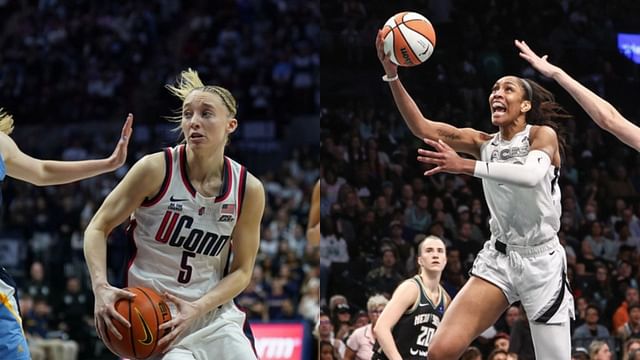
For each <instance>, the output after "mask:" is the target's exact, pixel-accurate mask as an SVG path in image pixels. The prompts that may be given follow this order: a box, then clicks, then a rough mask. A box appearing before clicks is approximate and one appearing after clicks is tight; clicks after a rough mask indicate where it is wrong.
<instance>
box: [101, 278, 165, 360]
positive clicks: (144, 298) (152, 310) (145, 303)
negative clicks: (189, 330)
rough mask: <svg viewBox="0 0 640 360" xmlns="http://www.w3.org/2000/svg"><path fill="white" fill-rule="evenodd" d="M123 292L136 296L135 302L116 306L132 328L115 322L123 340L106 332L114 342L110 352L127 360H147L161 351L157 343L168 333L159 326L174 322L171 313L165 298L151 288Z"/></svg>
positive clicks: (126, 302)
mask: <svg viewBox="0 0 640 360" xmlns="http://www.w3.org/2000/svg"><path fill="white" fill-rule="evenodd" d="M124 290H127V291H130V292H132V293H134V294H136V297H135V299H133V300H131V301H130V300H128V299H120V300H118V301H116V304H115V307H116V310H117V311H118V312H119V313H120V314H121V315H122V316H124V318H125V319H127V320H128V321H129V323H130V324H131V327H130V328H127V327H126V326H124V325H123V324H121V323H120V322H119V321H118V320H115V319H114V320H113V324H114V325H115V327H116V328H117V329H118V332H120V334H121V335H122V340H118V339H117V338H116V337H115V336H114V335H113V334H112V333H111V332H110V331H107V332H106V334H107V337H108V338H109V341H110V343H111V347H110V348H109V350H111V351H112V352H113V353H114V354H116V355H119V356H121V357H124V358H131V359H147V358H149V357H150V356H152V355H155V354H157V353H159V352H160V351H161V350H162V349H160V348H158V347H157V344H158V340H159V338H161V337H162V336H164V335H165V334H166V333H168V332H169V330H168V329H167V330H165V331H164V332H163V333H162V334H160V333H161V331H160V329H159V327H160V325H162V324H163V323H165V322H167V321H169V320H171V312H170V311H169V306H167V304H166V303H165V302H164V300H162V297H161V296H160V295H158V294H157V293H156V292H155V291H153V290H151V289H149V288H144V287H135V288H125V289H124Z"/></svg>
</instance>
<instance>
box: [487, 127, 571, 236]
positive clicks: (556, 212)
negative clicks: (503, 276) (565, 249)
mask: <svg viewBox="0 0 640 360" xmlns="http://www.w3.org/2000/svg"><path fill="white" fill-rule="evenodd" d="M530 131H531V125H527V127H526V128H525V129H524V130H523V131H521V132H519V133H518V134H516V135H515V136H514V137H513V138H512V139H511V140H510V141H506V140H502V139H501V136H500V133H497V134H495V135H494V136H493V138H491V140H489V141H487V142H486V143H484V144H482V146H481V148H480V159H481V160H482V161H487V162H499V163H510V164H524V163H525V160H526V158H527V155H528V154H529V145H530V144H529V133H530ZM559 174H560V169H559V168H556V167H555V166H553V165H551V166H549V170H547V173H546V174H545V175H544V178H543V179H542V180H541V181H540V182H539V183H538V184H537V185H536V186H534V187H533V188H527V187H522V186H516V185H511V184H506V183H501V182H499V181H494V180H488V179H482V187H483V189H484V194H485V197H486V199H487V205H488V206H489V212H490V213H491V219H490V220H489V227H490V229H491V236H492V239H494V240H495V239H498V240H500V241H502V242H503V243H506V244H507V245H515V246H535V245H539V244H542V243H545V242H547V241H548V240H551V239H553V238H554V237H555V236H556V234H557V232H558V230H559V229H560V215H561V213H562V211H561V204H560V187H559V186H558V177H559Z"/></svg>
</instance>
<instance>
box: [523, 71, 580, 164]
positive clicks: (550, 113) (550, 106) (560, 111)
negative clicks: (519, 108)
mask: <svg viewBox="0 0 640 360" xmlns="http://www.w3.org/2000/svg"><path fill="white" fill-rule="evenodd" d="M520 80H521V81H522V82H523V87H524V88H525V96H524V97H525V99H526V100H529V101H531V110H529V111H528V112H527V113H526V121H527V123H529V124H533V125H544V126H548V127H550V128H552V129H553V130H554V131H555V132H556V135H557V136H558V148H559V150H560V156H561V157H562V158H564V155H565V154H566V150H567V142H566V129H565V127H564V126H563V125H562V124H561V121H565V120H568V119H571V118H573V116H572V115H571V114H569V113H568V112H567V111H566V110H565V109H564V108H563V107H562V106H560V104H558V103H557V102H556V100H555V97H554V96H553V94H552V93H551V91H549V90H547V89H545V88H544V87H542V86H541V85H540V84H538V83H537V82H535V81H533V80H530V79H520Z"/></svg>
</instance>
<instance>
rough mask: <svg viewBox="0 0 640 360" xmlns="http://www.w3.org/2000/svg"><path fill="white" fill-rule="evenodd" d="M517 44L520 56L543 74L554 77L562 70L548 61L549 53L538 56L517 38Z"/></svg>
mask: <svg viewBox="0 0 640 360" xmlns="http://www.w3.org/2000/svg"><path fill="white" fill-rule="evenodd" d="M515 45H516V47H517V48H518V49H519V50H520V57H521V58H523V59H525V60H527V61H528V62H529V64H531V66H533V68H534V69H536V70H538V71H539V72H540V73H541V74H542V75H544V76H546V77H549V78H553V76H554V75H555V74H557V73H559V72H560V71H562V70H561V69H560V68H559V67H557V66H555V65H552V64H551V63H549V62H548V61H547V58H548V57H549V55H544V56H542V57H540V56H538V55H537V54H536V53H535V52H533V50H531V48H529V45H527V44H526V43H525V42H524V41H520V40H515Z"/></svg>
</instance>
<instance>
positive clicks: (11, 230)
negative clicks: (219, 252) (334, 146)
mask: <svg viewBox="0 0 640 360" xmlns="http://www.w3.org/2000/svg"><path fill="white" fill-rule="evenodd" d="M319 16H320V14H319V4H318V3H317V2H316V3H314V2H305V1H293V0H269V1H250V0H249V1H223V2H209V1H188V2H187V1H180V0H154V1H147V2H92V1H83V0H78V1H73V2H61V1H55V0H42V1H8V2H0V24H2V25H1V26H2V31H1V32H0V47H2V49H3V50H2V53H1V54H0V107H4V108H5V109H6V110H7V111H8V112H9V113H11V114H13V115H14V118H15V121H16V122H15V125H16V129H15V131H14V133H13V134H12V137H13V138H14V139H15V140H16V142H17V143H18V144H19V146H20V148H21V149H22V150H23V151H24V152H26V153H27V154H31V155H34V156H37V157H40V158H45V159H64V160H81V159H89V158H97V157H105V156H107V155H108V154H110V152H111V151H112V149H113V147H114V146H115V143H116V141H117V140H118V137H119V134H120V127H121V126H122V123H123V122H124V119H125V117H126V114H127V113H129V112H131V113H133V114H134V116H135V121H134V134H133V139H132V141H131V143H130V146H129V156H128V161H127V164H126V165H125V166H124V167H123V168H121V169H119V170H117V171H116V172H114V173H111V174H106V175H103V176H100V177H96V178H93V179H89V180H86V181H82V182H78V183H74V184H70V185H64V186H52V187H46V188H39V187H35V186H31V185H28V184H24V183H22V182H18V181H13V180H7V181H4V182H3V183H2V196H3V204H2V209H3V213H2V231H1V232H0V246H2V254H1V256H0V257H1V258H2V261H3V265H5V266H6V267H7V268H8V270H9V271H10V272H11V273H12V274H13V275H14V277H15V278H16V280H17V283H18V287H19V289H20V294H21V304H22V313H23V320H24V321H23V324H24V327H25V331H26V333H27V336H28V337H29V339H30V341H31V342H32V343H33V342H38V343H39V344H41V345H42V346H43V347H45V348H46V347H47V346H51V347H60V348H61V349H62V350H60V351H67V352H65V354H77V355H69V356H67V355H64V356H63V357H64V358H65V359H71V358H75V356H78V358H80V359H92V358H99V357H108V356H109V355H108V354H109V352H108V351H107V350H105V349H104V348H103V347H101V343H100V342H99V340H97V338H96V335H95V330H94V328H93V299H92V293H91V288H90V283H89V278H88V273H87V270H86V265H85V263H84V256H83V251H82V246H83V232H84V229H85V227H86V225H87V223H88V221H89V220H90V219H91V217H92V216H93V214H94V212H95V211H96V209H97V208H98V207H99V206H100V204H101V203H102V200H103V199H104V197H105V196H106V195H107V194H108V193H109V192H110V191H111V189H113V187H114V186H115V185H116V184H117V183H118V181H119V180H120V179H121V178H122V177H123V176H124V174H125V173H126V171H127V170H128V168H129V167H130V166H131V165H132V164H133V163H134V162H136V161H137V160H138V159H139V158H140V157H141V156H143V155H144V154H147V153H151V152H156V151H160V150H161V149H162V148H163V147H165V146H172V145H174V144H176V143H177V142H178V140H179V139H178V134H177V133H175V132H172V131H171V129H172V128H174V127H175V124H172V123H170V122H169V121H167V119H166V117H168V116H172V115H173V111H174V110H175V108H177V107H179V105H180V104H179V102H178V100H176V99H175V98H172V97H171V96H170V94H169V92H168V91H167V90H166V89H164V88H163V85H164V84H169V83H172V82H174V81H175V79H176V78H177V76H178V75H179V73H180V71H182V70H185V69H186V68H187V67H191V68H193V69H195V70H197V71H198V72H199V74H200V76H201V78H202V79H203V81H204V83H206V84H216V85H221V86H224V87H226V88H228V89H229V90H230V91H231V92H232V94H233V95H234V96H235V97H236V99H237V101H238V104H239V109H238V110H239V111H238V115H237V118H238V121H239V128H238V131H237V132H236V133H235V134H234V135H232V137H231V143H230V144H229V145H228V148H227V150H226V154H227V155H228V156H230V157H232V158H233V159H235V160H237V161H238V162H240V163H242V164H244V165H246V166H247V168H248V170H249V171H250V172H252V173H253V174H254V175H256V176H257V177H258V178H259V179H260V180H261V181H262V182H263V184H264V187H265V191H266V193H267V197H268V199H267V203H266V209H265V215H264V218H263V222H262V228H261V237H262V238H261V246H260V251H259V254H258V257H257V260H256V266H255V271H254V275H253V279H252V281H251V284H250V286H249V287H248V288H247V289H246V290H245V291H244V292H243V293H242V294H241V295H240V296H238V297H237V298H236V303H237V304H238V305H239V306H241V307H243V308H244V309H246V311H247V313H248V319H249V320H250V321H301V322H305V323H307V322H308V323H309V325H310V326H309V327H311V326H312V325H313V324H315V322H316V319H317V318H318V313H319V304H318V301H319V288H320V282H319V250H318V249H317V248H313V247H311V246H307V241H306V239H305V232H306V226H307V218H308V212H309V205H310V204H309V203H310V199H311V190H312V187H313V184H314V183H315V182H316V181H317V180H318V178H319V164H318V157H319V150H318V146H319V142H318V131H319V130H318V127H317V125H316V124H317V122H312V124H314V126H313V127H309V126H308V119H313V118H316V119H317V114H318V112H319V70H320V69H319V36H318V33H319V31H320V28H319ZM293 99H295V101H292V100H293ZM300 123H302V124H303V126H304V127H306V128H307V129H305V130H306V132H305V133H304V134H301V133H300V132H297V133H296V132H295V131H294V130H292V127H295V126H299V124H300ZM267 130H268V131H267ZM303 135H304V136H303ZM256 149H259V150H260V151H256ZM125 228H126V224H123V225H122V226H120V227H118V228H117V229H116V230H114V231H113V232H112V233H111V234H110V236H109V238H108V251H109V253H108V270H109V280H110V282H111V284H113V285H115V286H119V287H120V286H123V284H124V275H125V274H124V271H125V267H126V259H127V256H128V254H129V248H128V240H127V239H126V236H125V232H124V229H125ZM40 340H47V341H49V340H51V341H49V342H46V343H43V342H41V341H40ZM65 349H66V350H65ZM45 350H46V349H45ZM46 351H50V350H46ZM51 351H57V350H51ZM36 356H38V354H37V353H36V352H34V357H36Z"/></svg>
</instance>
